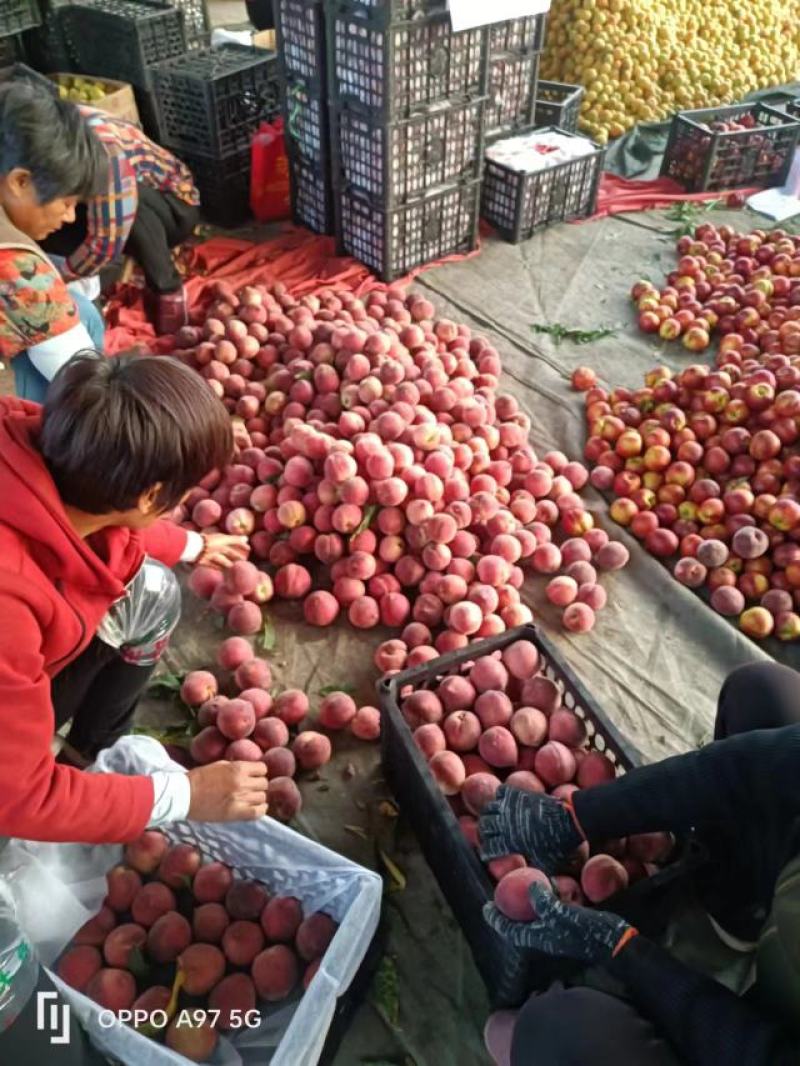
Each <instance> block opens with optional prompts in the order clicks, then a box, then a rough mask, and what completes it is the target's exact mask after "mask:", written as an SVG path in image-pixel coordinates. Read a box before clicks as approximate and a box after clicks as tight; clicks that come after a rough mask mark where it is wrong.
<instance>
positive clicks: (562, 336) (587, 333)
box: [531, 322, 617, 347]
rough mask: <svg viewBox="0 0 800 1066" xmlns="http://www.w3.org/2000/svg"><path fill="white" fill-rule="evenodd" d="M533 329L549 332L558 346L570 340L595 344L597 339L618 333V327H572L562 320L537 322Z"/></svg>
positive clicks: (572, 342)
mask: <svg viewBox="0 0 800 1066" xmlns="http://www.w3.org/2000/svg"><path fill="white" fill-rule="evenodd" d="M531 329H532V330H533V332H534V333H547V334H548V335H549V336H550V337H552V338H553V340H554V341H555V343H556V347H558V346H559V345H560V344H561V342H562V341H569V342H570V343H571V344H594V342H595V341H601V340H603V338H604V337H614V336H616V334H617V330H616V329H612V328H610V327H607V326H604V327H602V328H600V329H570V328H569V327H568V326H564V325H562V324H561V323H560V322H553V323H551V324H550V325H544V324H542V323H541V322H535V323H534V324H533V325H532V326H531Z"/></svg>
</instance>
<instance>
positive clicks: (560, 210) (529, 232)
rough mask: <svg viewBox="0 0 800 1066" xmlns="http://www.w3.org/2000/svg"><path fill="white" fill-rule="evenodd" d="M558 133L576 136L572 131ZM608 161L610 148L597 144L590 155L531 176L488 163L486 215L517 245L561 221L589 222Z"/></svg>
mask: <svg viewBox="0 0 800 1066" xmlns="http://www.w3.org/2000/svg"><path fill="white" fill-rule="evenodd" d="M537 132H540V133H544V132H548V131H547V130H539V131H537ZM558 132H559V133H564V134H567V135H568V136H571V137H574V136H576V135H575V134H574V133H568V131H567V130H559V131H558ZM605 157H606V152H605V148H600V147H598V146H597V145H595V146H594V151H593V152H592V153H591V154H590V155H586V156H582V157H581V158H579V159H571V160H569V161H568V162H566V163H557V164H556V165H555V166H552V167H549V168H548V169H546V170H539V171H536V172H535V173H532V174H526V173H522V172H520V171H517V170H513V169H512V168H511V167H509V166H506V165H505V164H504V163H497V162H495V161H494V160H492V159H487V160H486V166H485V168H484V173H483V201H482V204H481V215H482V217H483V218H485V219H486V221H487V222H489V223H491V225H492V226H494V228H495V229H496V230H497V232H498V233H499V234H500V236H501V237H504V238H505V239H506V240H507V241H510V242H511V243H512V244H518V243H519V242H520V241H525V240H527V239H528V238H529V237H531V236H533V234H534V233H535V232H536V231H537V230H539V229H544V227H545V226H551V225H553V224H554V223H556V222H569V221H571V220H574V219H578V218H588V217H589V216H590V215H593V214H594V211H595V208H596V206H597V190H598V188H599V185H600V176H601V174H602V172H603V162H604V161H605Z"/></svg>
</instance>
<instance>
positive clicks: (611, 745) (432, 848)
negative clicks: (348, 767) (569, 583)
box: [378, 625, 682, 1007]
mask: <svg viewBox="0 0 800 1066" xmlns="http://www.w3.org/2000/svg"><path fill="white" fill-rule="evenodd" d="M517 640H529V641H531V642H532V643H533V644H535V645H536V647H537V649H538V651H539V656H540V663H541V664H542V665H541V670H540V672H541V673H542V674H544V676H546V677H549V678H551V679H552V680H555V681H560V682H561V684H562V685H563V689H564V697H563V700H564V705H565V706H566V707H567V708H568V709H569V710H571V711H573V712H574V713H575V714H577V715H578V716H579V717H580V718H582V719H583V720H584V722H585V723H586V728H587V733H588V738H589V740H588V743H589V746H590V747H591V748H593V749H595V750H597V751H601V752H603V754H605V755H607V756H608V758H609V759H610V760H611V761H612V762H614V763H615V764H616V766H617V767H618V772H619V773H623V772H624V771H625V770H629V769H631V768H632V767H634V766H637V765H639V764H640V763H641V758H640V756H639V754H638V752H637V751H636V750H635V749H634V748H633V747H632V746H631V745H630V744H629V743H628V742H627V741H626V740H625V739H624V738H623V737H622V735H621V734H620V733H619V731H618V730H617V729H616V727H615V726H614V724H613V722H611V721H610V720H609V718H608V716H607V715H606V714H605V712H604V711H603V710H602V708H601V707H600V706H599V704H598V703H597V702H596V700H595V699H594V698H593V697H592V695H591V694H590V693H589V692H588V690H587V689H586V687H585V686H584V685H583V683H582V682H581V681H580V680H579V679H578V678H577V677H576V676H575V674H574V673H573V671H572V669H571V668H570V667H569V666H568V665H567V663H565V662H564V661H563V659H562V657H561V655H560V653H559V652H558V651H557V649H556V648H555V646H554V645H553V644H552V643H551V642H550V640H549V639H548V638H547V637H546V636H545V634H544V633H543V632H542V631H541V630H540V629H538V628H537V627H536V626H534V625H527V626H520V627H518V628H516V629H512V630H509V631H508V632H506V633H503V634H501V635H500V636H498V637H492V638H490V639H489V640H485V641H481V642H479V643H476V644H472V645H470V646H469V647H467V648H463V649H461V650H460V651H456V652H451V653H449V654H447V655H443V656H441V657H440V658H438V659H434V660H433V661H431V662H428V663H425V664H424V665H422V666H418V667H414V668H413V669H411V670H405V671H403V672H402V673H400V674H397V675H395V676H394V677H391V678H388V679H384V680H383V681H381V682H379V684H378V693H379V701H380V707H381V754H382V764H383V768H384V771H385V773H386V778H387V780H388V782H389V785H390V787H391V788H392V790H393V792H394V794H395V796H396V798H397V801H398V804H399V807H400V812H401V815H402V816H403V817H405V818H407V819H408V821H409V823H410V825H411V828H412V829H413V830H414V832H415V834H416V836H417V838H418V840H419V843H420V845H421V847H422V851H423V854H424V855H425V858H426V860H427V862H428V864H429V866H430V867H431V869H432V871H433V873H434V875H435V877H436V879H437V881H438V882H439V886H440V888H441V889H442V892H443V893H444V895H445V898H446V899H447V901H448V903H449V904H450V906H451V908H452V910H453V913H454V914H455V917H456V919H457V920H458V922H459V924H460V925H461V928H462V930H463V932H464V936H465V937H466V939H467V941H468V943H469V946H470V948H471V950H472V954H473V956H474V959H475V963H476V965H477V967H478V970H479V971H480V973H481V976H482V978H483V980H484V983H485V984H486V987H487V989H488V992H489V996H490V998H491V1000H492V1002H493V1005H494V1006H495V1007H518V1006H520V1005H521V1004H522V1003H523V1002H524V1001H525V999H526V998H527V997H528V995H529V994H530V993H531V992H533V991H535V990H537V989H543V988H546V987H547V986H548V985H549V984H551V983H552V981H553V980H555V979H556V978H558V977H566V976H568V975H569V974H570V973H571V972H574V971H575V969H576V966H575V964H574V963H570V962H567V961H564V960H557V959H554V958H551V957H550V956H547V955H543V954H540V953H538V952H534V951H530V950H524V949H520V948H515V947H514V946H513V945H510V944H509V943H507V942H506V941H504V940H502V939H501V938H500V937H499V936H498V935H497V934H496V933H495V932H494V931H493V930H492V929H490V927H489V926H488V925H487V924H486V922H485V921H484V918H483V906H484V904H485V903H486V902H488V901H489V900H491V899H492V896H493V895H494V884H493V882H492V880H491V878H490V877H489V874H488V872H487V870H486V868H485V867H484V865H483V863H482V862H481V861H480V859H479V857H478V855H477V853H476V851H475V849H474V848H472V847H471V846H470V845H469V843H468V842H467V840H466V839H465V837H464V836H463V834H462V832H461V829H460V827H459V824H458V820H457V818H456V815H455V814H454V812H453V809H452V807H451V806H450V804H449V803H448V801H447V799H446V797H445V796H444V795H443V794H442V793H441V791H440V790H439V788H438V786H437V784H436V782H435V781H434V779H433V777H432V775H431V773H430V771H429V770H428V767H427V764H426V761H425V758H424V756H423V755H422V753H421V752H420V751H419V749H418V748H417V746H416V744H415V743H414V740H413V737H412V734H411V730H410V729H409V727H408V725H407V724H406V722H405V720H404V718H403V716H402V713H401V711H400V692H401V691H402V689H403V688H404V687H405V686H407V685H411V686H413V687H414V688H425V687H428V686H433V685H434V684H435V683H438V680H439V679H441V678H442V677H444V676H446V675H448V674H453V673H458V672H460V671H461V670H462V669H463V668H464V667H465V666H466V664H468V663H471V662H472V661H474V660H475V659H477V658H479V657H481V656H484V655H488V654H490V653H491V652H493V651H497V650H498V649H501V648H504V647H506V646H507V645H508V644H512V643H514V642H515V641H517ZM681 872H682V867H681V866H680V864H677V866H675V867H669V868H667V869H666V870H664V871H662V872H661V873H658V874H656V875H655V876H654V877H651V878H650V879H649V880H646V881H641V882H638V883H637V884H636V885H635V886H633V887H632V888H630V889H628V890H627V891H626V892H624V893H620V894H619V895H618V896H615V897H614V898H613V900H610V901H608V902H607V903H604V904H603V907H604V908H606V909H612V910H616V911H619V912H620V913H623V914H625V915H626V916H628V917H629V919H630V918H632V916H633V915H634V914H636V915H637V918H638V917H639V913H641V912H642V911H643V912H644V913H645V914H646V913H647V912H648V911H650V913H651V921H652V920H653V916H654V915H656V913H657V911H658V907H657V906H656V904H655V902H654V901H655V899H656V898H657V897H659V896H660V895H663V894H664V893H665V892H666V891H667V890H668V888H669V886H670V885H671V884H673V883H674V881H675V879H676V877H678V876H679V874H680V873H681ZM642 897H646V898H647V899H648V901H649V905H648V907H646V908H643V907H642V906H641V902H642ZM647 932H648V933H650V932H655V926H653V927H652V928H650V929H647Z"/></svg>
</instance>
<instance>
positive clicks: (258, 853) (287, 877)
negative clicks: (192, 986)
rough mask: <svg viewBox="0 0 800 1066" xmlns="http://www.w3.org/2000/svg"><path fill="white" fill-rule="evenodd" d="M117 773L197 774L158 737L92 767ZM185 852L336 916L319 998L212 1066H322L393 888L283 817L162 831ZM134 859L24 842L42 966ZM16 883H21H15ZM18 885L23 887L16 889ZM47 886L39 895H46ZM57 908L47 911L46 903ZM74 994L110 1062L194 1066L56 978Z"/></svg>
mask: <svg viewBox="0 0 800 1066" xmlns="http://www.w3.org/2000/svg"><path fill="white" fill-rule="evenodd" d="M92 769H93V770H94V771H95V772H105V773H129V774H130V773H140V774H141V773H144V774H148V773H153V772H155V771H156V770H159V769H160V770H170V771H172V772H175V773H185V770H184V769H183V767H180V766H178V764H177V763H174V762H172V761H171V760H170V759H169V757H168V756H167V754H166V752H165V751H164V748H163V747H162V746H161V745H160V744H159V743H158V742H157V741H155V740H153V739H152V738H151V737H145V736H126V737H122V738H121V739H120V740H118V741H117V742H116V744H114V745H113V746H112V747H110V748H106V749H105V750H104V751H102V752H101V753H100V755H99V756H98V759H97V762H96V763H95V765H94V767H93V768H92ZM162 831H163V832H164V833H165V834H166V835H167V836H168V837H169V838H170V839H171V840H172V841H174V842H175V843H179V842H184V843H190V844H194V845H195V846H196V847H198V848H199V849H200V851H201V852H202V854H203V857H204V859H205V860H206V861H212V860H215V861H218V862H224V863H227V864H228V865H229V866H231V867H232V868H233V870H234V873H235V876H237V877H243V878H253V879H254V880H257V881H262V882H263V883H264V884H265V885H266V886H267V888H268V889H270V891H271V892H273V893H274V894H276V895H287V896H295V897H297V899H299V900H300V901H301V903H302V904H303V909H304V910H305V911H306V912H311V911H315V910H321V911H325V912H326V913H328V914H330V915H331V916H332V917H333V918H334V919H335V920H336V921H337V922H338V923H339V929H338V931H337V933H336V935H335V936H334V938H333V940H332V941H331V944H330V946H329V947H328V950H327V951H326V953H325V956H324V958H323V960H322V963H321V965H320V968H319V970H318V971H317V973H316V974H315V975H314V979H313V980H312V981H311V983H310V985H309V987H308V989H307V991H306V992H305V993H304V994H303V995H302V996H300V995H299V992H298V993H295V994H294V995H293V997H292V998H291V999H290V1000H289V1001H288V1002H286V1003H276V1004H268V1003H263V1002H260V1003H259V1004H258V1008H259V1011H260V1015H261V1018H260V1024H259V1026H258V1028H254V1029H244V1030H242V1031H241V1032H239V1033H237V1034H235V1035H234V1034H228V1036H227V1037H224V1038H222V1039H221V1040H220V1043H219V1046H218V1048H217V1051H216V1052H215V1054H214V1056H213V1058H212V1059H211V1063H212V1066H265V1064H267V1063H269V1066H315V1064H316V1063H317V1062H318V1060H319V1057H320V1054H321V1053H322V1049H323V1047H324V1044H325V1038H326V1036H327V1033H328V1028H329V1026H330V1023H331V1019H332V1018H333V1014H334V1011H335V1009H336V1000H337V998H338V997H339V996H341V995H342V993H343V992H345V991H346V990H347V988H348V986H349V985H350V983H351V981H352V980H353V978H354V976H355V974H356V971H357V970H358V967H359V965H360V964H361V961H362V959H363V958H364V955H365V954H366V951H367V948H368V947H369V945H370V942H371V940H372V937H373V936H374V934H375V930H376V929H377V925H378V919H379V916H380V908H381V895H382V889H383V885H382V882H381V879H380V877H379V876H378V875H377V874H375V873H373V872H372V871H370V870H366V869H365V868H364V867H362V866H358V865H357V864H356V863H354V862H351V861H350V860H349V859H345V858H344V857H343V856H341V855H337V854H336V853H335V852H332V851H329V850H328V849H327V848H324V847H322V846H321V845H320V844H316V843H315V842H314V841H313V840H308V839H307V838H306V837H304V836H301V835H300V834H299V833H296V832H294V830H292V829H289V828H288V827H287V826H285V825H281V824H280V822H276V821H274V820H273V819H271V818H261V819H259V820H258V821H256V822H232V823H228V824H221V825H213V824H204V823H196V822H194V823H193V822H176V823H174V824H173V825H167V826H163V827H162ZM121 857H122V848H121V847H120V846H118V845H111V844H108V845H87V844H43V843H36V842H31V841H21V840H15V841H12V842H11V844H10V845H9V847H8V849H7V850H6V851H5V852H4V853H3V854H2V856H0V878H3V877H7V878H9V880H11V881H12V889H13V890H14V894H15V898H16V900H17V905H18V907H19V906H20V903H22V902H24V901H25V900H28V901H29V906H28V907H22V908H20V915H19V920H20V924H21V926H22V927H23V929H24V930H25V932H26V934H27V936H28V938H29V940H30V941H31V943H32V944H33V945H34V947H35V948H36V949H37V951H38V952H39V955H40V957H41V959H42V961H43V962H44V963H45V965H47V966H52V965H53V963H54V961H55V960H56V958H57V957H58V955H59V953H60V952H61V951H62V950H63V949H64V947H65V946H66V944H67V942H68V941H69V939H70V938H71V936H72V935H73V933H75V931H76V930H77V929H78V928H79V927H80V926H81V925H82V924H83V922H85V921H86V920H87V919H88V918H89V917H90V916H91V915H92V914H94V913H96V912H97V910H99V908H100V905H101V903H102V901H103V897H104V896H105V893H106V882H105V874H106V871H107V870H109V869H110V868H111V867H112V866H113V865H114V864H115V863H117V862H119V861H120V859H121ZM9 875H11V876H9ZM13 882H15V883H13ZM34 886H35V887H34ZM43 899H47V900H48V906H47V907H42V906H41V900H43ZM48 975H49V976H50V978H51V979H52V980H53V982H54V983H55V985H56V987H57V988H58V990H59V992H60V993H61V994H62V996H63V997H64V998H65V999H66V1000H67V1001H68V1002H69V1003H70V1005H71V1007H72V1009H73V1010H74V1011H75V1014H76V1016H77V1017H78V1018H79V1019H80V1021H81V1022H82V1024H83V1025H84V1026H85V1028H86V1030H87V1032H88V1033H89V1035H90V1037H91V1039H92V1042H93V1043H94V1044H95V1045H96V1046H97V1047H99V1048H101V1050H103V1051H104V1052H105V1053H106V1054H108V1055H110V1056H112V1057H113V1058H114V1059H116V1060H119V1061H120V1062H122V1063H125V1064H128V1066H179V1064H183V1066H186V1063H187V1060H186V1059H185V1058H183V1057H182V1056H181V1055H178V1054H176V1053H175V1052H173V1051H170V1050H169V1048H167V1047H165V1046H164V1045H163V1044H158V1043H155V1042H154V1041H152V1040H149V1039H148V1038H147V1037H145V1036H143V1035H141V1034H140V1033H137V1032H135V1031H134V1030H133V1029H131V1028H129V1027H128V1026H127V1025H124V1024H122V1023H121V1022H117V1021H114V1020H112V1021H111V1023H110V1024H109V1020H108V1015H107V1012H105V1013H104V1012H101V1010H100V1008H99V1007H98V1006H97V1004H96V1003H93V1002H92V1000H90V999H88V998H87V997H86V996H84V995H82V993H80V992H76V991H75V990H74V989H72V988H70V987H69V986H68V985H65V984H64V982H63V981H61V980H60V979H59V978H58V976H57V975H56V974H54V973H53V972H51V971H48Z"/></svg>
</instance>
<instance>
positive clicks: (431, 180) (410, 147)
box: [334, 101, 485, 207]
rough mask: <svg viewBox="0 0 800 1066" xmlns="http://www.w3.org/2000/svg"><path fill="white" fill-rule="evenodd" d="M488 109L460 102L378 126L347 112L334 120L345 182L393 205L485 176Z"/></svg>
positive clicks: (481, 104) (476, 103) (343, 110)
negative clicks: (483, 168)
mask: <svg viewBox="0 0 800 1066" xmlns="http://www.w3.org/2000/svg"><path fill="white" fill-rule="evenodd" d="M484 107H485V104H484V102H483V101H476V102H474V103H467V104H455V105H453V106H452V107H440V108H433V109H431V110H430V111H426V112H424V113H423V114H421V115H415V116H414V117H413V118H411V119H408V120H406V121H404V122H396V123H373V122H371V121H370V119H369V116H368V115H365V114H363V113H362V112H358V111H352V110H350V109H348V108H344V109H342V110H341V111H339V112H338V113H336V115H335V118H334V124H335V145H336V152H337V159H338V166H339V168H340V175H341V179H342V181H343V182H344V184H345V186H346V187H349V188H352V189H354V190H355V191H357V192H359V193H364V194H365V195H367V196H371V197H373V198H374V199H375V200H376V201H377V202H379V203H381V204H382V205H385V206H387V207H388V206H390V205H391V204H398V203H406V202H407V201H408V200H410V199H413V198H414V197H417V196H421V195H423V193H425V192H427V191H428V190H430V189H434V188H436V187H437V186H440V185H452V184H453V183H454V182H457V181H471V180H475V179H478V178H480V176H481V171H482V167H483V163H482V158H483V122H484Z"/></svg>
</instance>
